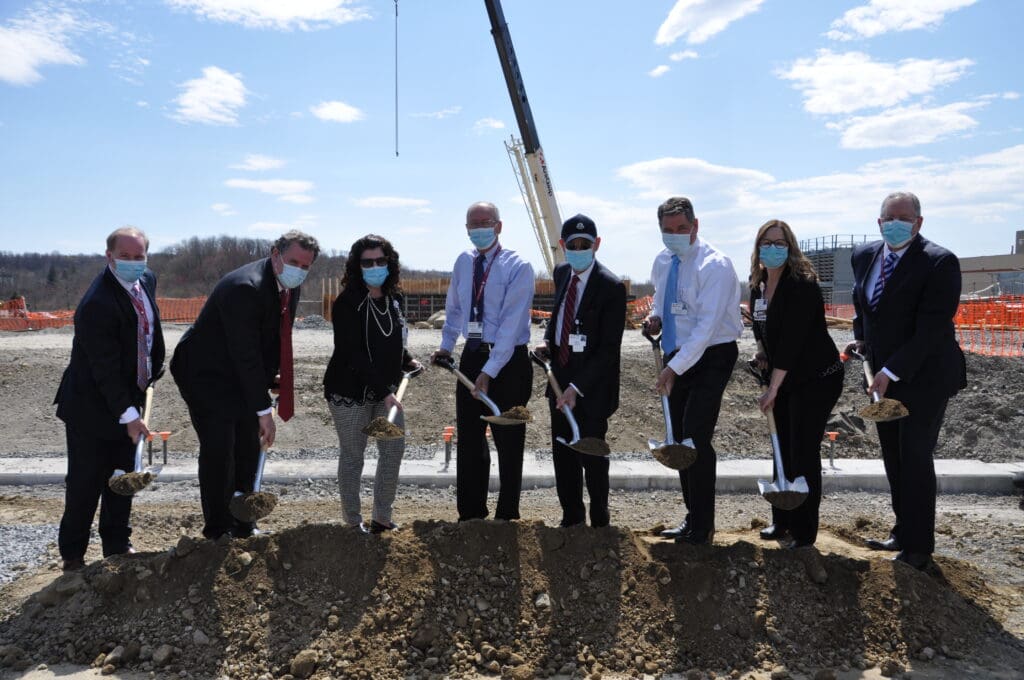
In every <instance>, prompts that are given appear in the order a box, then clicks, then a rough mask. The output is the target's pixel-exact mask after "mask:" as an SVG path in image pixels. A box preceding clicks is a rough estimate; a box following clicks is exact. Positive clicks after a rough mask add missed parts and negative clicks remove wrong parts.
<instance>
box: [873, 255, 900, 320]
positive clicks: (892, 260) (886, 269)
mask: <svg viewBox="0 0 1024 680" xmlns="http://www.w3.org/2000/svg"><path fill="white" fill-rule="evenodd" d="M896 260H897V257H896V253H889V255H888V256H887V257H886V258H885V262H884V263H882V273H881V275H879V277H878V280H877V281H875V289H874V290H873V291H871V300H870V301H869V302H868V306H869V307H871V309H875V308H876V307H878V301H879V300H881V299H882V289H883V288H885V282H886V281H888V280H889V277H890V276H892V270H893V269H896Z"/></svg>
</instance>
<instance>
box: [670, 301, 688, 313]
mask: <svg viewBox="0 0 1024 680" xmlns="http://www.w3.org/2000/svg"><path fill="white" fill-rule="evenodd" d="M671 310H672V316H686V315H687V314H688V313H689V312H688V311H687V309H686V303H685V302H673V303H672V307H671Z"/></svg>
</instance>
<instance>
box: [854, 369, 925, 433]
mask: <svg viewBox="0 0 1024 680" xmlns="http://www.w3.org/2000/svg"><path fill="white" fill-rule="evenodd" d="M850 354H851V355H852V356H855V357H857V358H858V359H860V360H861V363H863V364H864V378H865V379H866V380H867V381H868V385H869V386H870V385H871V383H873V382H874V381H875V374H874V373H873V372H872V371H871V362H869V361H868V360H867V357H865V356H864V355H863V354H861V353H860V352H850ZM859 415H860V417H861V418H863V419H864V420H871V421H874V422H876V423H887V422H889V421H890V420H899V419H900V418H906V417H907V416H909V415H910V411H908V410H907V407H906V406H904V405H903V402H901V401H899V400H897V399H890V398H889V397H882V396H880V395H879V394H878V392H872V393H871V403H870V404H868V405H867V406H865V407H864V408H862V409H861V410H860V412H859Z"/></svg>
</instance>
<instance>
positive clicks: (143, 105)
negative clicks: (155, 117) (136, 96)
mask: <svg viewBox="0 0 1024 680" xmlns="http://www.w3.org/2000/svg"><path fill="white" fill-rule="evenodd" d="M135 105H136V106H138V107H139V108H140V109H148V108H149V102H147V101H146V100H145V99H140V100H139V101H137V102H135Z"/></svg>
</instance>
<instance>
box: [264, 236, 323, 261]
mask: <svg viewBox="0 0 1024 680" xmlns="http://www.w3.org/2000/svg"><path fill="white" fill-rule="evenodd" d="M293 243H298V244H299V247H300V248H302V249H303V250H310V251H312V252H313V259H314V260H316V258H317V257H319V256H320V243H319V242H318V241H317V240H316V239H315V238H313V237H312V236H310V235H309V234H307V233H306V232H304V231H299V230H298V229H292V230H290V231H287V232H285V233H284V234H282V235H281V238H279V239H277V240H276V241H274V247H275V248H277V252H279V253H282V254H283V253H284V251H286V250H288V248H289V246H291V245H292V244H293Z"/></svg>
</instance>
